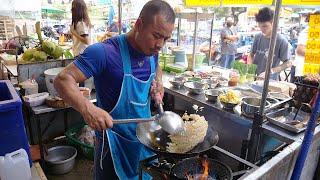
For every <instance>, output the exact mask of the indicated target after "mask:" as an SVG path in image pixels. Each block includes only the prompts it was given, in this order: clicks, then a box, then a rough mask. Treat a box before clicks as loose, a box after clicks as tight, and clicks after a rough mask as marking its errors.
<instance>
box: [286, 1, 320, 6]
mask: <svg viewBox="0 0 320 180" xmlns="http://www.w3.org/2000/svg"><path fill="white" fill-rule="evenodd" d="M282 5H284V6H285V5H293V6H301V5H320V0H283V1H282Z"/></svg>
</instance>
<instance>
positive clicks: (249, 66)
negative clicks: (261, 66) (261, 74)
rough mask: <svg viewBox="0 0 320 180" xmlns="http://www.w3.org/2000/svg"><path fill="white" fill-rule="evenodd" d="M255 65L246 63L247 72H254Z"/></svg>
mask: <svg viewBox="0 0 320 180" xmlns="http://www.w3.org/2000/svg"><path fill="white" fill-rule="evenodd" d="M256 70H257V65H256V64H248V74H256Z"/></svg>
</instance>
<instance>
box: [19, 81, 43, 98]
mask: <svg viewBox="0 0 320 180" xmlns="http://www.w3.org/2000/svg"><path fill="white" fill-rule="evenodd" d="M20 86H21V88H22V89H24V92H25V93H24V95H31V94H37V93H38V89H39V88H38V83H37V81H36V80H35V79H34V78H32V79H28V80H26V81H24V82H22V83H20Z"/></svg>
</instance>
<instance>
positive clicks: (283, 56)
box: [271, 40, 293, 74]
mask: <svg viewBox="0 0 320 180" xmlns="http://www.w3.org/2000/svg"><path fill="white" fill-rule="evenodd" d="M291 48H292V46H291V45H290V44H289V42H288V41H287V40H285V41H284V42H283V43H282V45H281V46H280V51H279V55H280V60H281V61H282V62H283V63H282V64H280V65H279V66H276V67H274V68H272V69H271V73H272V74H273V73H279V72H281V71H283V70H285V69H287V68H289V67H291V66H292V64H293V61H292V60H291Z"/></svg>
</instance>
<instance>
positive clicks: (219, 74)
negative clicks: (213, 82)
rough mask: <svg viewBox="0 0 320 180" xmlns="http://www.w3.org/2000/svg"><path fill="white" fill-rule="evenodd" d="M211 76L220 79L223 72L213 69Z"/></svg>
mask: <svg viewBox="0 0 320 180" xmlns="http://www.w3.org/2000/svg"><path fill="white" fill-rule="evenodd" d="M210 76H211V77H212V78H214V79H219V78H220V77H221V76H222V73H221V72H218V71H213V72H211V73H210Z"/></svg>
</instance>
